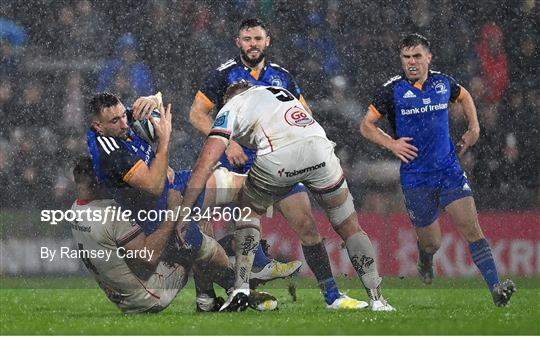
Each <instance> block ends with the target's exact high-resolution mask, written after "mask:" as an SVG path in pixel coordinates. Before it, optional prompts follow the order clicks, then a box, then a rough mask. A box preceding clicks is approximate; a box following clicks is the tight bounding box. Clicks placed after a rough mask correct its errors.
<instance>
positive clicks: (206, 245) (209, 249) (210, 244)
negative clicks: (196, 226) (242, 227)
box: [195, 234, 219, 262]
mask: <svg viewBox="0 0 540 338" xmlns="http://www.w3.org/2000/svg"><path fill="white" fill-rule="evenodd" d="M218 245H219V244H218V242H217V241H216V240H215V239H213V238H212V237H210V236H207V235H205V234H202V243H201V248H200V249H199V251H197V256H196V257H195V261H197V262H207V261H209V260H210V259H211V258H212V257H213V256H214V254H215V253H216V251H217V250H218Z"/></svg>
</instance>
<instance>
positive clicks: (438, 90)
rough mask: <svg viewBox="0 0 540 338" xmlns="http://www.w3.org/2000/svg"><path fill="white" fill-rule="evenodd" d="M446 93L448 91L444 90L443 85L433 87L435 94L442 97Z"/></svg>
mask: <svg viewBox="0 0 540 338" xmlns="http://www.w3.org/2000/svg"><path fill="white" fill-rule="evenodd" d="M446 92H448V89H446V86H445V85H444V83H442V82H439V83H437V84H436V85H435V93H437V94H441V95H442V94H446Z"/></svg>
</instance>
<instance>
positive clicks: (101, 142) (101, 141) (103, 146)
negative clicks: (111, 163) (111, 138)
mask: <svg viewBox="0 0 540 338" xmlns="http://www.w3.org/2000/svg"><path fill="white" fill-rule="evenodd" d="M97 140H98V142H99V144H100V145H101V148H103V150H105V152H106V153H107V155H109V154H110V153H111V151H110V150H109V149H108V147H107V145H105V143H104V142H103V139H102V138H101V136H98V137H97Z"/></svg>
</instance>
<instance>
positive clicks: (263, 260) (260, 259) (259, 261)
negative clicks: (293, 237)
mask: <svg viewBox="0 0 540 338" xmlns="http://www.w3.org/2000/svg"><path fill="white" fill-rule="evenodd" d="M268 263H270V258H268V256H266V255H265V254H264V251H263V249H262V247H261V244H259V245H257V251H256V252H255V259H254V260H253V266H255V267H258V268H262V267H264V266H265V265H266V264H268Z"/></svg>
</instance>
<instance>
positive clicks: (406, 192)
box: [402, 186, 440, 228]
mask: <svg viewBox="0 0 540 338" xmlns="http://www.w3.org/2000/svg"><path fill="white" fill-rule="evenodd" d="M402 190H403V196H404V197H405V208H406V209H407V213H408V215H409V219H410V220H411V223H412V224H413V225H414V227H415V228H425V227H428V226H429V225H431V224H432V223H434V222H435V221H436V220H437V219H438V218H439V215H440V208H439V189H438V188H435V187H430V186H423V187H416V188H405V187H402Z"/></svg>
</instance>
